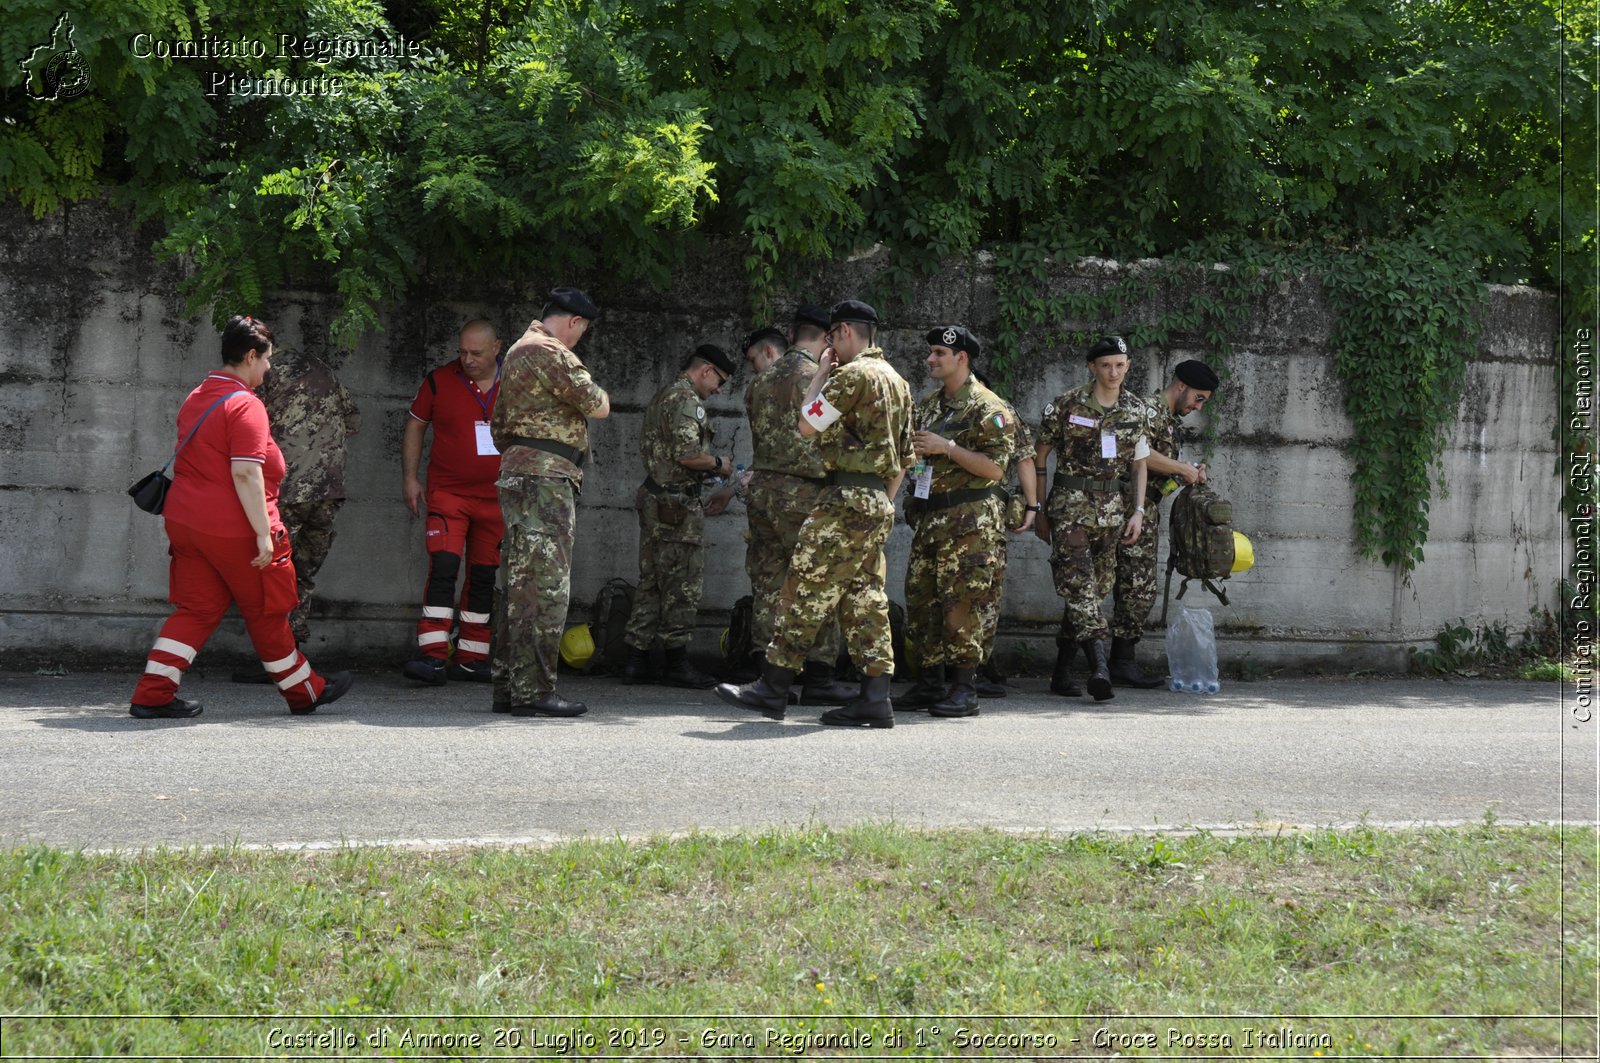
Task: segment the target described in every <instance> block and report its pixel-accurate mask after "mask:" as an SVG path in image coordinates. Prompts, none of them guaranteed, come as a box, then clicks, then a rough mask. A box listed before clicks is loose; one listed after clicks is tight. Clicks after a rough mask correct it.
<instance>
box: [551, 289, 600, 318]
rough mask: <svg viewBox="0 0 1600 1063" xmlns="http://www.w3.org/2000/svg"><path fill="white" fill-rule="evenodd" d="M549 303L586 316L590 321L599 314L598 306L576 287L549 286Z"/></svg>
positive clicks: (580, 315) (570, 312)
mask: <svg viewBox="0 0 1600 1063" xmlns="http://www.w3.org/2000/svg"><path fill="white" fill-rule="evenodd" d="M550 304H551V305H552V306H558V307H560V308H561V309H562V310H564V311H566V312H567V313H569V314H576V315H578V316H579V317H586V318H588V319H589V320H590V321H593V320H594V319H595V318H597V317H599V316H600V308H599V307H598V306H595V305H594V301H593V300H592V299H590V298H589V297H588V296H587V295H584V294H583V292H582V291H581V290H580V289H577V288H551V289H550Z"/></svg>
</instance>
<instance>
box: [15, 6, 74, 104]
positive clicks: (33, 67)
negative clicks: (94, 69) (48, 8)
mask: <svg viewBox="0 0 1600 1063" xmlns="http://www.w3.org/2000/svg"><path fill="white" fill-rule="evenodd" d="M74 32H75V31H74V29H73V26H72V16H71V15H69V14H67V13H66V12H62V14H61V17H60V18H58V19H56V26H55V29H53V30H51V31H50V40H49V41H48V42H47V43H45V44H41V45H39V46H38V47H36V48H34V50H33V52H32V53H31V54H30V55H29V56H28V58H26V59H24V60H22V63H21V66H22V72H23V73H24V74H26V75H27V79H28V80H27V87H28V95H29V96H31V97H33V98H34V99H36V100H75V99H77V98H78V97H79V96H82V95H83V94H84V93H85V92H88V91H89V64H88V63H87V62H85V61H84V58H83V53H82V52H80V51H78V48H77V45H75V44H74V43H73V40H72V38H73V34H74Z"/></svg>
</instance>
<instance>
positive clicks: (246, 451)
mask: <svg viewBox="0 0 1600 1063" xmlns="http://www.w3.org/2000/svg"><path fill="white" fill-rule="evenodd" d="M271 364H272V330H271V329H269V328H267V326H266V325H265V324H263V323H262V322H260V321H257V320H255V319H254V318H251V317H235V318H234V319H233V320H232V321H230V322H228V327H227V328H226V329H225V330H224V331H223V333H222V368H221V369H218V370H215V371H213V372H211V373H210V374H209V375H207V376H206V378H205V380H203V381H202V382H201V383H200V386H199V387H197V388H195V389H194V390H193V391H191V392H190V393H189V397H188V398H187V399H185V400H184V403H183V407H182V409H180V410H179V411H178V439H179V441H180V443H181V442H182V441H183V440H188V442H187V444H186V445H184V446H183V449H182V451H181V452H180V453H179V454H178V460H177V462H176V463H175V465H174V468H173V474H172V487H171V489H170V490H169V491H168V492H167V504H166V508H165V509H164V510H163V511H162V516H163V517H165V518H166V527H167V539H168V541H169V542H170V543H171V547H170V549H169V551H168V552H169V553H170V554H171V556H172V565H171V569H170V574H169V576H168V580H169V589H168V595H167V596H168V598H169V599H170V600H171V602H172V604H173V605H174V606H176V607H177V608H176V610H175V611H174V612H173V614H172V615H171V616H170V617H168V618H167V622H166V623H165V624H163V625H162V626H161V635H160V637H159V638H157V639H156V643H155V646H154V647H153V648H152V649H151V650H150V656H149V659H148V660H147V661H146V662H145V666H144V675H143V676H141V677H140V679H139V685H138V686H137V687H136V688H135V689H134V692H133V705H132V707H131V709H130V710H129V711H130V712H131V713H132V714H133V715H134V716H137V717H138V718H139V719H141V720H151V719H181V718H184V717H188V716H198V715H200V703H199V702H198V701H185V700H184V699H183V698H180V697H178V683H179V682H180V681H181V680H182V679H183V673H184V672H185V671H186V670H187V669H188V667H189V665H190V664H192V663H193V662H194V656H195V654H196V653H198V652H200V647H202V646H204V645H205V644H206V640H207V639H208V638H210V637H211V633H212V632H213V631H215V630H216V629H217V625H218V624H220V623H221V622H222V614H223V613H224V612H226V611H227V609H228V606H229V605H232V604H237V605H238V606H239V612H240V614H241V615H242V616H243V617H244V624H245V629H246V630H247V631H249V633H250V641H251V642H252V643H254V644H255V648H256V653H258V654H259V655H260V656H261V663H262V664H263V665H265V666H266V669H267V673H268V674H269V675H270V676H271V677H272V679H273V681H274V682H276V683H277V684H278V689H279V690H280V691H282V692H283V697H284V700H285V701H287V702H288V703H289V711H290V712H292V713H295V714H297V715H302V714H305V713H309V712H314V711H316V709H317V706H319V705H327V704H329V703H330V702H333V701H336V700H338V699H339V698H340V697H342V696H343V695H344V693H345V691H347V690H349V689H350V684H351V682H352V680H351V677H350V673H349V672H340V673H338V674H337V675H332V676H328V677H326V678H324V677H323V676H321V675H318V674H317V672H316V670H315V669H313V668H312V667H311V662H310V661H308V660H306V657H305V654H303V653H301V652H300V649H299V647H297V646H296V645H295V641H294V635H293V634H292V633H291V632H290V630H289V611H290V610H291V609H293V608H294V607H295V604H296V602H297V601H298V600H299V591H298V589H297V587H296V585H295V578H294V564H293V563H292V562H291V561H290V560H289V536H288V533H287V532H286V531H285V530H284V527H283V522H282V521H281V520H279V519H278V483H279V481H281V480H282V479H283V471H284V467H283V454H282V453H281V452H280V451H279V450H278V445H277V444H276V443H274V442H273V441H272V435H271V433H270V432H268V430H267V408H266V407H265V406H263V405H262V404H261V400H260V399H258V398H256V396H255V394H254V389H255V388H257V387H260V386H261V380H262V378H263V377H265V376H266V375H267V369H268V368H270V366H271ZM202 419H203V420H202ZM196 425H199V430H198V431H196V430H195V429H196ZM191 432H193V433H194V434H193V437H192V438H191V437H190V433H191Z"/></svg>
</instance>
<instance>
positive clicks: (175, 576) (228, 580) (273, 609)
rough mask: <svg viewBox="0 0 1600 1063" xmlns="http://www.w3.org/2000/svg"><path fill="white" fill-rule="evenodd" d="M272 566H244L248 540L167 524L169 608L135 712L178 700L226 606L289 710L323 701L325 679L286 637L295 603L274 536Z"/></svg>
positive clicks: (289, 565) (251, 551)
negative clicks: (239, 622) (235, 611)
mask: <svg viewBox="0 0 1600 1063" xmlns="http://www.w3.org/2000/svg"><path fill="white" fill-rule="evenodd" d="M273 538H274V541H273V557H272V563H271V564H270V565H268V566H267V567H266V568H264V569H260V568H252V567H250V560H251V558H253V557H255V556H256V540H255V537H254V536H247V537H244V538H239V537H236V536H227V537H224V536H217V535H206V534H205V533H204V532H200V531H197V530H195V529H194V528H191V527H189V526H188V525H187V524H175V523H173V522H172V521H167V539H168V541H169V542H170V543H171V544H172V545H171V547H170V548H169V550H168V553H169V554H170V555H171V556H172V564H171V567H170V570H169V575H168V577H167V580H168V582H167V599H168V600H169V601H171V602H172V604H173V605H174V606H176V607H177V608H176V610H175V611H174V612H173V614H172V615H171V616H169V617H167V622H166V623H165V624H162V625H161V635H160V637H158V638H157V639H156V644H155V646H154V647H153V648H152V649H151V650H150V657H149V659H148V660H147V661H146V662H145V666H144V675H143V676H141V677H140V678H139V685H138V686H137V687H136V688H135V689H134V691H133V704H135V705H165V704H166V703H167V702H169V701H171V700H172V699H173V697H174V696H175V695H176V694H177V693H178V684H179V682H181V681H182V679H183V673H184V672H186V671H188V670H189V665H191V664H193V663H194V657H195V654H197V653H199V652H200V648H201V647H202V646H204V645H205V644H206V640H207V639H209V638H210V637H211V633H212V632H213V631H215V630H217V625H218V624H220V623H222V614H223V613H225V612H227V611H228V606H229V605H235V604H236V605H238V607H239V613H240V615H241V616H243V617H244V626H245V630H246V631H248V632H249V633H250V641H251V642H252V643H253V644H254V645H255V648H256V653H257V655H259V656H260V658H261V663H262V664H263V665H265V666H266V669H267V673H268V674H269V675H271V676H272V679H273V682H275V683H277V684H278V689H279V690H280V691H282V692H283V697H284V700H285V701H287V702H288V703H289V707H290V708H291V709H303V708H306V707H307V706H309V705H310V704H311V703H312V702H313V701H316V700H317V698H318V697H320V696H321V695H322V688H323V686H324V685H325V680H324V679H323V678H322V676H320V675H318V674H317V672H316V670H315V669H313V668H312V667H311V662H310V661H308V660H306V656H305V654H303V653H301V652H300V649H299V647H298V646H296V645H295V641H294V635H293V634H292V633H291V632H290V631H289V610H291V609H293V608H294V607H295V605H296V603H298V602H299V600H300V592H299V588H298V587H297V585H296V583H295V578H294V562H292V561H291V560H289V536H288V534H287V533H286V532H284V530H283V529H282V528H279V529H277V530H276V531H275V532H274V537H273Z"/></svg>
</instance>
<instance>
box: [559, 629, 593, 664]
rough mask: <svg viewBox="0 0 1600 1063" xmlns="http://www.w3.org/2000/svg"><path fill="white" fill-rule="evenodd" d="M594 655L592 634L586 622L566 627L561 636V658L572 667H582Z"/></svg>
mask: <svg viewBox="0 0 1600 1063" xmlns="http://www.w3.org/2000/svg"><path fill="white" fill-rule="evenodd" d="M593 656H594V636H593V635H592V634H590V633H589V625H588V624H577V625H575V626H573V627H569V628H567V630H566V631H565V633H563V634H562V636H561V659H562V660H563V661H566V662H567V664H568V665H570V666H571V667H573V668H582V667H583V666H584V665H586V664H588V663H589V658H591V657H593Z"/></svg>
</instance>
